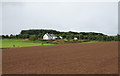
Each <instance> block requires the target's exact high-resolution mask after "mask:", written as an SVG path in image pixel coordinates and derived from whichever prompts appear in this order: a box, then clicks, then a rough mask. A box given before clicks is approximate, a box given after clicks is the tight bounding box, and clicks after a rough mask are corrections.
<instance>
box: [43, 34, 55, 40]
mask: <svg viewBox="0 0 120 76" xmlns="http://www.w3.org/2000/svg"><path fill="white" fill-rule="evenodd" d="M56 38H57V36H55V35H54V34H48V33H46V34H45V35H44V36H43V39H44V40H54V39H56Z"/></svg>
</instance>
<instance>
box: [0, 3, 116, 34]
mask: <svg viewBox="0 0 120 76" xmlns="http://www.w3.org/2000/svg"><path fill="white" fill-rule="evenodd" d="M0 5H1V4H0ZM0 8H2V24H0V25H2V33H0V34H5V35H6V34H9V35H10V34H19V33H20V31H21V30H28V29H53V30H58V31H74V32H100V33H104V34H107V35H116V34H117V33H118V3H117V2H3V3H2V6H0ZM0 17H1V16H0ZM0 21H1V19H0Z"/></svg>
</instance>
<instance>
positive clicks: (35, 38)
mask: <svg viewBox="0 0 120 76" xmlns="http://www.w3.org/2000/svg"><path fill="white" fill-rule="evenodd" d="M29 40H32V41H35V40H37V37H36V36H35V35H30V37H29Z"/></svg>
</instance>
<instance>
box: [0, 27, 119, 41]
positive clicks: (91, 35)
mask: <svg viewBox="0 0 120 76" xmlns="http://www.w3.org/2000/svg"><path fill="white" fill-rule="evenodd" d="M46 33H50V34H54V35H56V36H57V37H58V39H59V36H62V37H63V39H74V38H77V39H81V40H97V41H120V35H119V34H117V35H116V36H108V35H105V34H103V33H95V32H72V31H69V32H60V31H56V30H45V29H38V30H35V29H31V30H22V31H21V32H20V34H18V35H12V34H11V35H2V36H1V38H3V39H30V40H38V39H42V38H43V36H44V34H46Z"/></svg>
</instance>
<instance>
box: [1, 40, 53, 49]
mask: <svg viewBox="0 0 120 76" xmlns="http://www.w3.org/2000/svg"><path fill="white" fill-rule="evenodd" d="M13 45H15V47H26V46H40V45H42V43H39V42H36V43H34V42H30V41H25V40H24V39H0V48H13V47H14V46H13ZM43 45H53V44H50V43H46V44H43Z"/></svg>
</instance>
